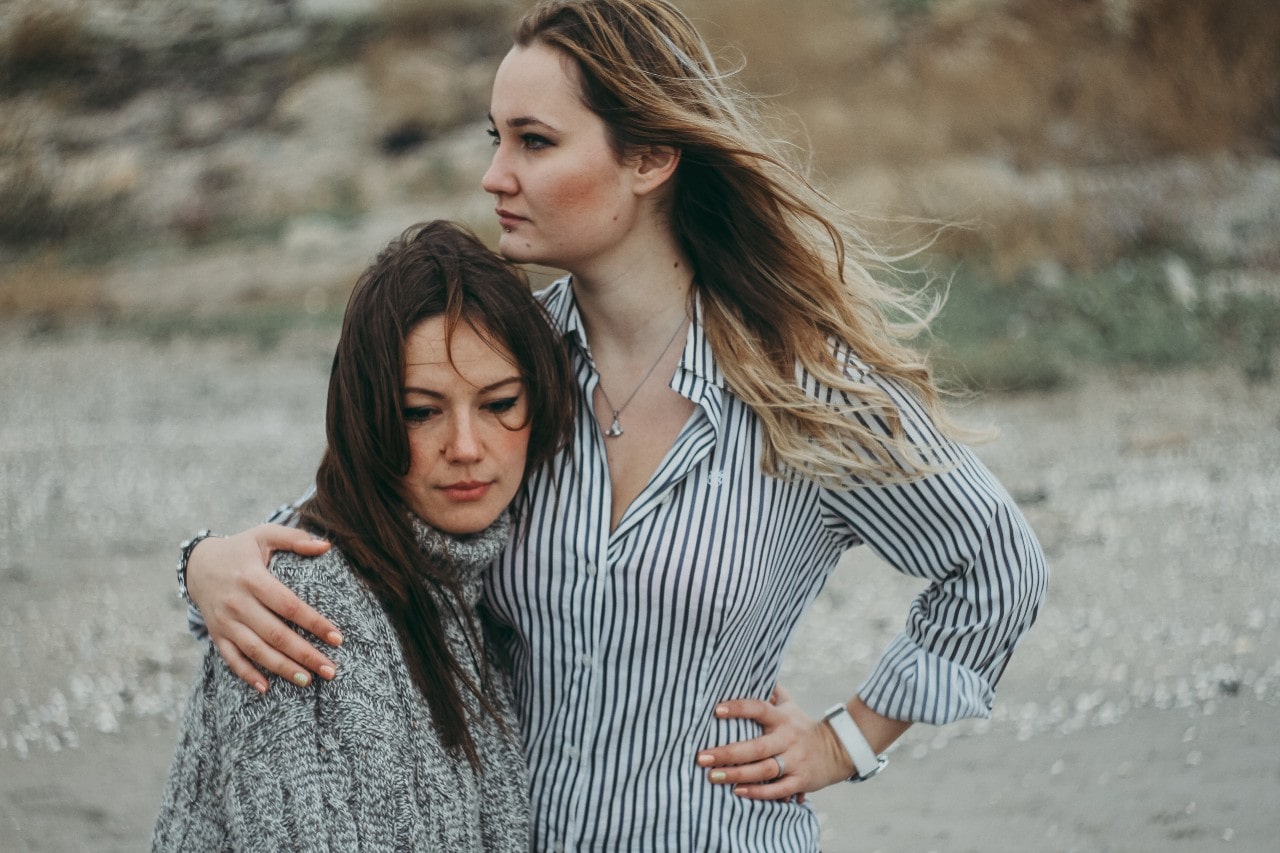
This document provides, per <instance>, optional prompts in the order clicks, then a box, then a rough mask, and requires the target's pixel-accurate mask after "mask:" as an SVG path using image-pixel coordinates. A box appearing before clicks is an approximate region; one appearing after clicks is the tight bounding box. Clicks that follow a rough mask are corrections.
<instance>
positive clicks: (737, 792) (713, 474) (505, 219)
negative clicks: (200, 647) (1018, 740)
mask: <svg viewBox="0 0 1280 853" xmlns="http://www.w3.org/2000/svg"><path fill="white" fill-rule="evenodd" d="M748 103H749V99H748V98H745V97H743V96H741V95H740V94H739V93H737V92H735V91H734V90H733V88H732V86H731V81H730V80H729V79H728V78H727V77H726V75H725V74H723V73H722V72H721V71H720V70H719V69H718V68H717V66H716V63H715V61H714V59H713V58H712V56H711V53H710V51H709V50H708V48H707V46H706V44H705V43H704V42H703V40H702V39H701V37H700V36H699V35H698V33H697V32H696V31H695V29H694V27H693V26H692V25H691V24H690V22H689V21H688V19H687V18H686V17H685V16H684V15H683V14H681V13H680V12H679V11H678V10H677V9H676V8H675V7H673V6H671V5H670V4H668V3H666V2H663V1H662V0H564V2H550V3H543V4H541V5H539V6H537V7H536V8H534V9H533V10H532V11H530V12H529V13H528V14H527V15H526V16H525V17H524V19H523V21H522V22H521V24H520V25H519V27H518V29H517V32H516V38H515V46H514V47H513V48H512V49H511V51H510V53H508V54H507V56H506V58H505V59H504V60H503V62H502V64H501V66H500V67H499V68H498V71H497V75H496V78H495V81H494V86H493V97H492V101H491V109H490V119H491V122H492V127H491V130H490V132H491V135H492V137H493V143H494V154H493V162H492V165H491V167H490V168H489V170H488V172H487V173H486V175H485V176H484V179H483V187H484V190H485V191H486V192H488V193H490V194H491V195H492V196H493V197H494V199H495V202H496V204H495V207H496V213H497V216H498V220H499V223H500V225H501V227H502V236H501V240H500V244H499V248H500V250H501V252H502V253H503V254H504V255H506V256H507V257H508V258H509V259H511V260H514V261H517V262H522V263H524V262H527V263H538V264H542V265H546V266H551V267H556V268H559V269H563V270H565V271H567V272H568V273H569V274H568V275H567V276H566V277H565V278H564V279H562V280H560V281H558V282H556V283H555V284H553V285H552V286H551V287H550V288H548V289H547V290H546V291H545V292H543V293H542V294H541V299H542V301H543V304H545V305H546V306H547V309H548V310H549V312H550V313H551V315H552V316H553V317H554V318H555V320H556V322H557V323H558V325H559V326H560V328H561V329H562V331H563V332H564V335H565V337H566V340H567V341H568V343H569V345H570V349H571V355H572V358H573V361H574V367H575V372H576V378H577V382H578V384H579V388H580V390H581V392H582V393H581V396H580V401H581V402H580V408H579V411H578V414H577V428H576V434H575V439H574V443H573V446H572V449H571V450H569V451H567V452H564V453H562V454H560V455H559V456H558V457H557V458H556V459H555V460H554V461H553V462H552V463H551V464H550V465H548V466H546V467H545V468H543V469H541V470H540V471H538V472H535V473H534V474H533V475H532V477H531V480H530V489H529V501H530V503H529V505H528V507H527V508H526V510H527V512H528V514H529V517H530V519H531V525H530V534H529V536H528V537H527V538H526V539H524V540H523V541H519V542H513V543H512V544H511V546H510V547H508V549H507V550H506V551H505V553H504V555H503V556H502V557H501V558H500V559H499V560H498V561H497V562H496V563H495V565H494V567H493V570H492V572H491V573H490V574H489V576H488V579H487V586H486V592H485V595H486V602H487V604H488V606H489V608H490V609H491V611H492V612H493V613H494V614H495V616H496V617H497V618H498V619H499V620H502V621H504V622H506V623H507V624H509V625H510V626H511V627H512V628H513V631H512V636H513V639H512V643H511V652H512V655H513V660H514V665H515V675H514V677H515V691H516V699H517V705H518V708H519V711H520V716H521V723H522V732H523V735H524V738H525V747H526V755H527V757H528V759H529V762H530V777H531V786H532V789H531V793H532V802H533V818H532V820H533V837H534V847H535V848H536V849H540V850H541V849H573V850H588V849H592V850H594V849H609V850H733V851H743V850H769V851H780V850H803V851H811V850H816V849H817V845H818V835H819V828H818V822H817V819H816V817H815V816H814V814H813V813H812V812H811V810H810V809H809V808H808V806H806V805H805V804H804V797H803V795H804V794H805V793H807V792H811V791H816V790H818V789H820V788H823V787H826V786H829V785H833V784H837V783H839V782H842V781H844V780H864V779H868V778H870V777H871V776H872V775H874V774H875V773H876V772H877V770H878V769H879V768H880V767H881V766H883V764H884V759H883V753H884V751H885V750H886V748H888V747H889V745H890V744H891V743H893V741H894V740H895V739H897V738H898V737H899V736H900V735H901V733H902V732H903V731H904V730H905V729H906V728H907V727H908V726H910V725H911V723H913V722H916V721H923V722H928V723H932V724H941V723H948V722H951V721H954V720H957V719H961V718H965V717H974V716H984V715H986V714H988V713H989V711H990V706H991V702H992V698H993V694H994V690H995V686H996V682H997V681H998V680H999V678H1000V675H1001V674H1002V672H1003V671H1004V668H1005V666H1006V664H1007V663H1008V661H1009V656H1010V654H1011V653H1012V651H1013V648H1014V646H1015V644H1016V643H1017V641H1018V639H1019V638H1020V637H1021V636H1022V635H1023V633H1024V632H1025V631H1026V630H1027V629H1028V628H1029V627H1030V626H1031V624H1032V622H1033V621H1034V619H1035V616H1036V613H1037V610H1038V607H1039V604H1040V601H1041V598H1042V596H1043V593H1044V589H1045V582H1046V568H1045V564H1044V558H1043V554H1042V552H1041V550H1040V547H1039V545H1038V543H1037V542H1036V539H1035V536H1034V534H1033V533H1032V532H1031V530H1030V529H1029V528H1028V526H1027V524H1026V522H1025V520H1024V519H1023V517H1022V515H1021V514H1020V513H1019V511H1018V509H1017V507H1016V506H1015V505H1014V502H1013V501H1012V500H1011V499H1010V497H1009V495H1008V494H1007V493H1006V492H1005V490H1004V489H1003V488H1002V487H1001V486H1000V485H999V484H998V483H997V482H996V481H995V480H994V479H993V478H992V476H991V475H990V473H989V472H988V471H987V470H986V469H985V468H984V467H983V466H982V464H981V463H980V462H979V461H978V460H977V459H976V458H975V457H974V456H973V455H972V453H971V452H970V451H969V450H968V449H967V448H966V447H964V446H963V445H962V444H960V443H959V442H958V441H957V440H956V436H955V434H954V430H953V429H952V428H951V427H950V426H949V425H948V422H947V419H946V417H945V414H944V412H943V410H942V406H941V403H940V401H939V395H938V392H937V390H936V389H935V387H934V384H933V382H932V380H931V378H930V375H929V372H928V370H927V368H926V366H925V364H924V361H923V359H922V358H921V356H920V355H918V354H917V353H915V352H913V351H912V350H911V348H910V347H909V346H908V345H907V344H906V343H905V340H906V338H907V336H908V335H910V334H911V333H912V332H914V331H915V330H914V329H902V328H899V327H898V326H895V324H894V323H893V322H891V320H890V319H889V318H890V317H898V316H902V315H903V314H904V312H905V313H907V314H910V313H911V312H910V309H911V307H912V306H911V305H910V304H909V301H908V300H906V298H905V297H904V296H902V295H901V294H900V293H898V292H896V291H894V290H892V289H889V288H887V287H885V286H883V285H882V284H880V283H878V282H877V280H876V279H875V278H874V277H873V275H872V274H871V270H873V269H874V268H876V266H877V265H878V258H877V256H876V254H875V252H874V251H872V250H871V249H870V248H869V247H868V246H866V245H865V244H864V243H863V241H862V240H861V239H860V238H859V237H858V235H857V234H856V232H855V231H853V230H852V229H851V228H850V227H849V226H848V225H847V224H846V217H845V216H844V214H843V213H842V212H841V211H840V210H839V209H837V208H835V207H834V206H833V205H832V204H831V203H830V202H829V201H828V200H827V199H825V198H824V197H823V196H822V194H821V193H819V192H818V191H816V190H815V189H814V187H813V186H812V185H811V184H810V183H809V182H808V181H807V180H806V178H805V176H804V174H803V173H802V172H801V171H800V170H798V169H796V168H794V167H792V166H790V165H788V163H787V161H786V159H785V158H784V157H783V156H782V154H781V153H779V150H778V147H777V146H776V145H775V144H773V142H772V140H770V139H769V138H768V137H767V136H766V135H764V134H763V133H762V132H761V131H760V130H758V129H757V124H756V122H755V120H754V119H753V118H752V117H751V114H750V112H749V110H748V109H747V108H746V105H747V104H748ZM860 544H865V545H868V546H870V547H871V548H872V549H874V550H875V551H876V552H877V553H878V554H879V555H881V556H882V557H884V558H885V559H886V560H887V561H888V562H889V563H891V564H892V565H893V566H894V567H895V568H897V569H898V570H900V571H902V572H905V573H908V574H910V575H913V576H916V577H919V578H921V579H923V580H925V581H927V587H926V588H925V589H924V591H923V592H921V593H920V595H919V596H918V597H917V598H916V600H915V602H914V603H913V605H912V607H911V609H910V612H909V613H908V614H907V619H906V623H905V626H904V628H903V630H902V632H901V634H899V636H898V637H897V638H896V639H895V640H894V641H893V643H892V644H891V645H890V647H889V648H888V649H887V650H886V651H885V652H884V655H883V657H882V658H881V660H880V662H879V663H878V665H877V666H876V667H875V668H874V670H873V671H872V672H871V673H869V674H868V676H867V678H866V680H865V681H864V682H863V683H862V685H861V686H859V687H857V689H856V691H853V687H854V686H853V685H850V690H851V691H853V692H851V696H850V698H849V700H848V702H847V703H845V704H843V705H840V706H837V707H835V708H833V709H831V710H830V711H828V712H826V713H825V714H819V715H816V716H814V715H811V714H809V713H806V712H805V711H804V710H802V709H800V708H799V707H798V706H797V705H796V704H795V703H794V702H792V701H791V700H790V698H789V697H788V695H787V694H786V692H785V690H783V689H782V688H780V687H779V686H778V684H777V678H778V673H779V667H780V664H781V661H782V657H783V652H784V650H785V649H786V647H787V644H788V641H789V639H790V638H791V635H792V633H793V631H794V629H795V627H796V625H797V623H798V622H799V620H800V618H801V616H802V615H803V614H804V612H805V610H806V609H807V607H808V606H809V604H810V603H811V602H812V600H813V598H814V597H815V596H816V595H817V594H818V591H819V590H820V589H821V587H822V585H823V583H824V581H825V579H826V577H827V575H828V573H829V572H830V571H831V570H832V569H833V568H834V566H835V565H836V563H837V561H838V560H839V558H840V556H841V554H842V553H843V552H844V551H845V550H847V549H848V548H850V547H853V546H856V545H860ZM300 547H301V548H310V547H316V546H313V545H311V544H310V543H307V542H306V541H305V537H302V536H299V535H297V534H296V533H293V532H290V531H288V530H285V529H281V528H276V527H264V528H255V529H254V530H250V531H246V532H245V533H242V534H239V535H237V536H235V537H231V538H229V539H223V540H211V541H209V542H208V543H206V544H203V545H201V546H200V548H199V549H198V550H197V551H196V552H195V553H194V554H193V555H192V556H191V562H190V568H189V582H190V584H191V592H192V595H193V596H194V598H195V600H196V601H197V602H198V603H199V604H200V606H201V607H202V609H203V612H204V619H205V621H206V622H207V624H208V628H209V631H210V633H211V634H212V635H213V636H214V638H215V641H216V642H217V643H218V645H219V647H220V648H221V649H222V651H223V653H224V656H225V657H226V658H227V660H228V662H229V663H230V664H231V665H232V667H234V668H235V669H236V671H237V672H239V673H241V674H242V676H243V677H245V678H246V679H247V680H254V679H256V680H259V681H261V679H262V675H261V673H260V672H259V671H258V670H257V669H255V668H254V666H253V665H252V664H251V663H250V661H251V660H252V661H256V662H257V663H259V664H260V665H262V666H263V667H265V668H266V669H268V670H270V671H273V672H276V673H279V674H282V675H284V676H286V677H291V676H293V675H295V674H296V675H297V676H298V677H300V678H303V679H305V678H306V677H307V675H306V671H307V670H310V671H313V672H318V673H322V674H323V675H326V676H328V675H329V674H331V673H332V669H326V668H325V667H331V664H330V662H329V661H328V660H327V659H326V658H324V657H323V656H322V655H320V654H319V653H317V652H316V651H315V649H313V648H312V647H311V646H310V645H308V644H306V643H303V642H300V641H298V640H297V639H296V637H295V635H292V634H291V633H290V632H285V631H281V627H280V626H281V623H280V621H279V619H278V618H277V617H276V616H275V615H274V614H275V613H279V614H282V615H283V616H285V617H287V618H289V619H291V620H293V621H294V622H296V623H298V624H300V625H302V626H303V627H305V628H307V629H308V630H310V631H312V632H314V633H315V634H316V635H317V636H320V637H325V636H327V635H328V634H329V632H331V631H333V630H335V626H334V625H332V624H331V623H330V622H328V621H327V620H326V619H324V618H323V617H322V616H321V615H319V614H317V613H315V612H314V611H312V610H310V609H309V608H306V607H305V606H303V605H302V604H301V603H300V602H298V601H297V600H296V599H295V598H294V597H293V596H292V594H291V593H290V592H289V591H288V590H287V589H285V588H284V587H282V586H281V585H279V584H277V583H274V582H273V581H272V580H271V579H270V577H269V576H268V575H266V573H265V572H264V571H263V569H262V565H261V563H262V558H261V554H262V553H264V552H267V551H270V550H271V549H273V548H274V549H280V548H283V549H289V548H300ZM866 616H867V614H864V613H857V612H850V613H849V614H848V618H849V619H860V618H866ZM336 627H337V628H340V627H341V626H336ZM801 653H803V650H801Z"/></svg>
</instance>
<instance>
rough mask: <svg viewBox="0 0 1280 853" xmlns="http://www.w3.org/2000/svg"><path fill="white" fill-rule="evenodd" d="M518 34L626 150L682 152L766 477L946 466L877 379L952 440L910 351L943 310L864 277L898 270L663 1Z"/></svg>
mask: <svg viewBox="0 0 1280 853" xmlns="http://www.w3.org/2000/svg"><path fill="white" fill-rule="evenodd" d="M515 41H516V44H517V45H519V46H522V47H528V46H530V45H531V44H533V43H540V44H543V45H546V46H548V47H551V48H553V49H555V50H558V51H560V52H561V53H562V54H563V55H565V56H566V57H568V58H569V59H571V60H572V61H573V62H574V64H575V65H576V67H577V70H578V72H579V78H580V84H581V87H582V97H583V100H584V102H585V104H586V105H587V107H588V108H589V109H591V110H592V111H593V112H594V113H596V114H597V115H598V116H600V118H601V119H602V120H603V121H604V122H605V124H606V125H607V127H608V128H609V131H610V137H611V143H612V145H613V146H614V149H615V152H616V153H617V154H618V155H619V156H622V155H623V154H625V153H627V152H630V151H634V150H637V149H643V148H645V147H648V146H670V147H674V148H676V149H678V150H679V151H680V158H681V159H680V164H679V167H678V170H677V172H676V176H675V189H674V194H673V197H672V210H671V216H672V220H673V225H674V230H675V233H676V235H677V238H678V239H679V240H680V241H681V244H682V248H683V249H684V250H685V251H686V253H687V254H688V255H689V257H690V259H691V261H692V263H693V267H694V276H695V282H696V286H695V287H696V289H695V292H696V293H697V294H698V295H699V296H700V297H701V307H702V312H703V324H704V328H705V330H706V335H707V339H708V341H709V342H710V344H711V347H712V350H713V351H714V352H715V354H716V360H717V363H718V365H719V367H720V369H721V371H722V372H723V373H724V376H725V379H726V381H727V383H728V385H729V387H730V388H731V390H732V391H733V393H734V394H735V395H737V396H738V397H739V398H740V399H741V400H742V401H743V402H744V403H746V404H747V405H748V406H750V407H751V409H752V411H754V413H755V414H756V416H757V417H759V419H760V422H761V424H762V425H763V427H764V437H765V440H764V451H763V456H762V458H761V465H762V468H763V470H764V471H766V472H767V473H770V474H773V475H778V476H782V475H786V474H788V473H789V472H790V471H794V472H799V473H800V474H801V475H803V476H807V477H811V478H813V479H816V480H819V481H824V482H827V481H830V482H840V483H847V482H848V481H849V478H850V477H855V478H860V479H867V480H871V481H875V482H890V481H898V480H902V479H904V478H910V477H913V476H916V475H918V474H920V473H922V472H925V471H929V470H933V469H935V468H936V467H937V459H938V457H937V456H936V455H935V454H933V453H932V452H930V448H928V447H923V446H921V445H920V444H919V443H917V442H915V441H912V440H910V439H909V438H908V436H907V435H906V430H905V429H904V427H903V420H902V417H901V415H900V412H899V407H898V405H896V404H895V403H894V401H893V400H892V399H891V398H890V396H889V395H888V394H887V393H886V392H885V391H884V390H883V388H882V387H881V386H880V385H878V384H876V383H874V382H871V381H867V378H868V377H867V374H868V373H874V374H878V375H879V376H883V377H887V378H888V379H890V380H891V381H894V382H896V383H897V384H899V385H902V386H905V387H906V389H907V390H908V391H910V392H914V394H915V396H916V397H918V398H919V400H920V402H921V403H922V404H923V406H924V409H925V411H926V412H927V413H928V415H929V416H930V418H931V419H932V420H933V422H934V424H935V426H937V427H938V428H939V429H940V430H941V431H942V432H943V434H953V433H954V428H953V427H952V426H951V425H950V423H949V421H948V420H947V418H946V415H945V412H944V411H943V407H942V403H941V399H940V396H939V393H938V389H937V387H936V385H935V384H934V381H933V379H932V378H931V375H930V372H929V369H928V366H927V364H926V362H925V360H924V358H923V356H922V355H921V354H920V353H918V352H917V351H915V350H914V349H913V348H912V347H911V346H910V345H909V344H908V343H907V342H908V340H909V339H910V338H912V337H913V336H915V335H916V334H918V333H919V332H920V331H922V330H923V329H924V328H926V327H927V324H928V320H929V319H930V318H931V316H932V313H933V312H934V311H935V310H936V305H933V304H928V303H925V304H922V302H923V300H921V299H920V298H919V297H918V295H917V294H914V293H912V292H908V291H906V290H904V289H901V288H896V287H890V286H887V285H886V284H884V283H882V282H880V281H878V280H877V279H876V278H875V277H874V276H873V275H872V274H871V270H872V269H877V270H881V271H885V270H889V269H891V265H890V263H889V262H888V261H887V260H886V259H885V258H883V257H882V256H881V255H880V253H878V252H876V251H875V249H874V248H873V247H872V246H870V245H869V243H868V242H867V241H866V239H865V238H863V237H862V236H861V234H860V233H859V231H858V229H857V228H856V227H855V226H854V225H853V223H852V221H851V217H850V216H849V215H848V214H847V213H846V212H845V211H843V210H842V209H841V208H840V207H839V206H838V205H836V204H834V203H833V202H832V201H831V200H830V199H828V198H827V197H826V196H825V195H824V194H823V193H822V192H820V191H819V190H818V189H816V188H815V186H814V185H813V183H812V182H811V181H810V180H809V179H808V177H807V176H806V174H805V171H804V170H803V169H802V168H800V167H799V166H796V165H793V164H792V163H790V162H789V157H788V156H786V154H785V153H784V151H783V150H782V147H781V145H780V144H779V143H778V142H776V141H775V140H773V139H771V138H770V136H769V135H768V134H767V133H765V132H764V130H763V127H764V125H763V122H762V121H761V120H760V119H759V117H758V116H757V114H756V111H755V109H754V108H753V99H752V98H750V96H747V95H746V94H745V93H743V92H741V91H738V90H736V89H734V88H732V87H731V86H730V85H729V77H728V76H727V75H725V74H722V73H721V72H720V71H719V70H718V69H717V66H716V62H715V59H714V58H713V57H712V55H711V51H710V50H709V48H708V47H707V45H706V43H705V41H704V40H703V39H702V37H701V36H700V35H699V34H698V32H697V30H696V29H695V28H694V26H693V24H692V23H691V22H690V21H689V19H688V18H687V17H685V15H684V14H683V13H681V12H680V11H679V10H678V9H676V8H675V7H674V6H672V5H670V4H669V3H666V2H664V0H549V1H548V2H544V3H542V4H540V5H539V6H537V7H536V8H534V9H533V10H531V11H530V12H529V13H528V14H526V15H525V17H524V19H523V20H522V21H521V23H520V25H519V26H518V28H517V30H516V38H515ZM797 369H799V370H801V371H803V372H804V373H807V374H808V376H809V377H811V378H812V380H813V381H814V382H816V388H818V389H828V390H829V392H830V393H828V392H827V391H826V390H824V391H822V392H819V393H815V388H814V387H807V386H809V385H812V384H813V383H810V382H804V381H801V380H800V379H799V377H798V376H797ZM788 469H790V471H789V470H788Z"/></svg>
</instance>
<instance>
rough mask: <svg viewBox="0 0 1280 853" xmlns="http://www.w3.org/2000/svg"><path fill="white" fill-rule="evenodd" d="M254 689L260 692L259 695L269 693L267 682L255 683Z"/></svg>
mask: <svg viewBox="0 0 1280 853" xmlns="http://www.w3.org/2000/svg"><path fill="white" fill-rule="evenodd" d="M253 689H254V690H256V691H258V692H259V693H266V692H267V682H265V681H255V682H253Z"/></svg>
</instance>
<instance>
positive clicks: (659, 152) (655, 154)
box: [634, 145, 680, 195]
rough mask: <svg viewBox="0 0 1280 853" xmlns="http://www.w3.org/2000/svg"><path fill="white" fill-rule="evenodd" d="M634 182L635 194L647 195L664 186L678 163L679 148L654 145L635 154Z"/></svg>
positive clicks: (674, 171)
mask: <svg viewBox="0 0 1280 853" xmlns="http://www.w3.org/2000/svg"><path fill="white" fill-rule="evenodd" d="M634 164H635V184H634V189H635V192H636V194H637V195H648V194H649V193H651V192H653V191H654V190H656V189H658V188H660V187H662V186H665V185H666V183H667V181H669V180H670V179H671V176H672V175H674V174H675V173H676V167H677V166H679V165H680V149H679V148H673V147H671V146H670V145H654V146H650V147H649V148H645V149H643V150H641V151H640V152H638V153H637V154H636V155H635V159H634Z"/></svg>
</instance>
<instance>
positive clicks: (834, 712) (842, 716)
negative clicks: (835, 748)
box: [822, 704, 889, 782]
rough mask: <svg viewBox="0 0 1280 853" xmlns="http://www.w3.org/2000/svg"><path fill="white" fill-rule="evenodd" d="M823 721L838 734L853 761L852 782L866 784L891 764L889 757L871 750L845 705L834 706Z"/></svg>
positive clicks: (824, 716)
mask: <svg viewBox="0 0 1280 853" xmlns="http://www.w3.org/2000/svg"><path fill="white" fill-rule="evenodd" d="M822 719H823V720H824V721H825V722H826V724H827V725H829V726H831V731H833V732H835V733H836V737H837V738H838V739H839V741H840V744H841V745H842V746H843V747H844V751H845V752H847V753H848V754H849V758H850V760H851V761H853V775H852V776H850V777H849V781H850V782H865V781H867V780H868V779H870V778H871V777H872V776H874V775H876V774H877V773H879V772H880V771H881V770H883V769H884V766H885V765H886V764H888V763H889V759H888V757H886V756H883V755H876V751H875V750H874V749H872V748H871V744H869V743H867V739H866V738H865V737H863V735H862V730H861V729H859V728H858V724H857V723H855V722H854V721H853V717H852V716H850V714H849V709H848V708H846V707H845V706H844V705H840V704H837V705H832V706H831V707H830V708H829V709H828V710H827V713H826V714H825V715H823V718H822Z"/></svg>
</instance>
